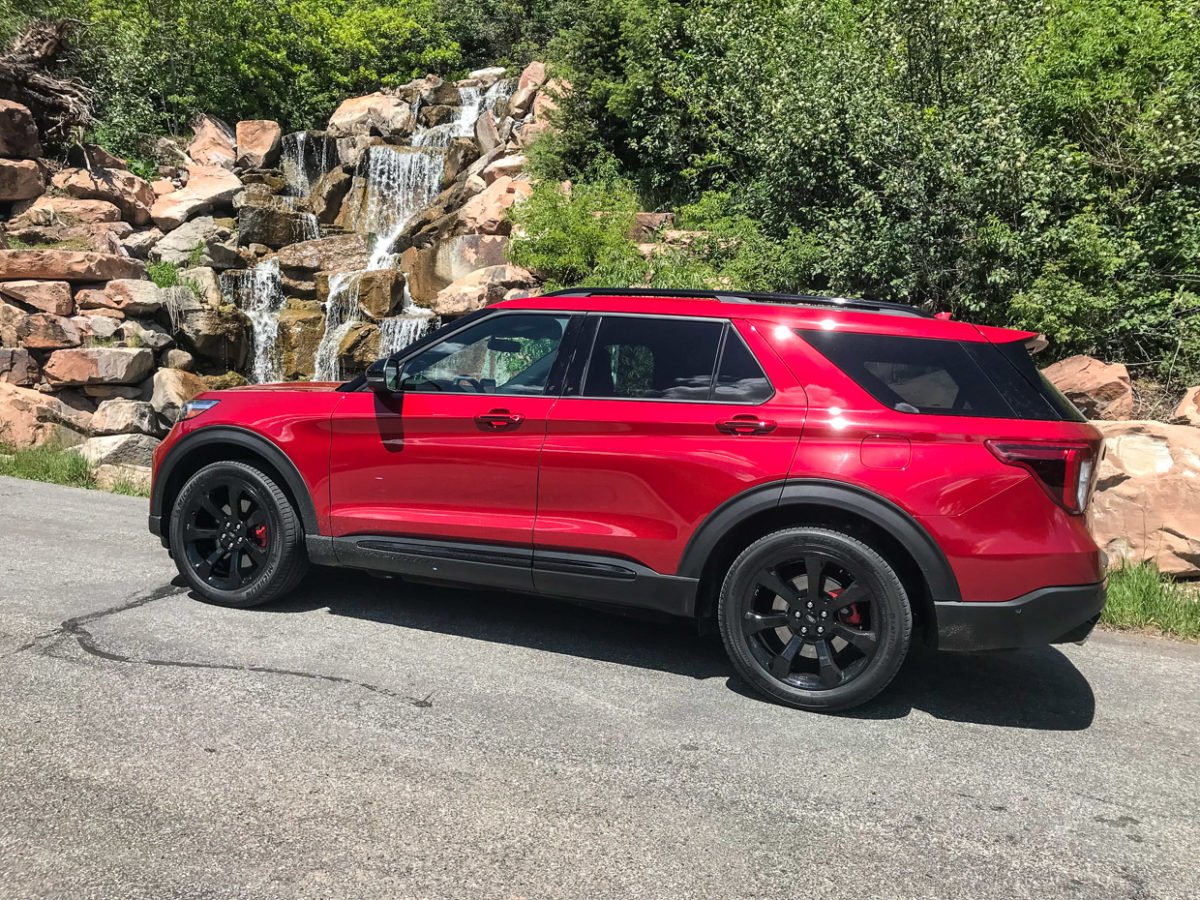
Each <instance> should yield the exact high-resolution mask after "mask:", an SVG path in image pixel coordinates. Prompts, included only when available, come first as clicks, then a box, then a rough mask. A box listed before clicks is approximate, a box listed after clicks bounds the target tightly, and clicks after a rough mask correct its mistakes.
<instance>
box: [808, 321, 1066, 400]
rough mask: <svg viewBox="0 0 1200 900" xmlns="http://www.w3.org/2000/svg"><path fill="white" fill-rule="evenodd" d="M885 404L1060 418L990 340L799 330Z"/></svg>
mask: <svg viewBox="0 0 1200 900" xmlns="http://www.w3.org/2000/svg"><path fill="white" fill-rule="evenodd" d="M798 333H799V334H800V335H801V337H803V338H804V339H805V340H807V341H808V342H809V343H810V344H812V345H813V346H814V347H816V348H817V349H818V350H819V351H821V353H822V354H824V355H825V356H826V357H828V358H829V359H830V360H831V361H832V362H833V363H834V364H835V365H837V367H838V368H840V369H841V370H842V371H844V372H845V373H846V374H847V375H849V376H850V377H851V378H853V379H854V380H855V381H857V382H858V383H859V384H860V385H861V386H862V387H863V388H865V389H866V390H867V391H868V392H869V393H870V394H871V396H873V397H874V398H875V399H876V400H878V401H879V402H880V403H882V404H884V405H885V406H889V407H891V408H892V409H895V410H899V411H900V412H922V413H936V414H938V415H948V416H988V417H996V418H1006V419H1011V418H1024V419H1059V418H1062V416H1061V415H1060V413H1059V412H1058V410H1057V409H1055V408H1054V407H1052V406H1051V405H1050V404H1049V403H1048V402H1047V401H1046V400H1045V399H1044V398H1043V397H1042V396H1041V394H1040V393H1039V392H1038V391H1037V390H1035V389H1034V388H1033V386H1032V385H1030V384H1029V383H1028V381H1027V380H1026V379H1025V378H1024V377H1022V376H1021V375H1020V373H1019V372H1017V371H1016V370H1015V369H1014V368H1013V364H1012V363H1011V362H1010V361H1009V360H1008V359H1006V358H1005V356H1004V355H1003V354H1002V353H1001V352H1000V351H999V350H997V349H996V347H995V346H994V345H992V344H986V343H977V342H975V343H959V342H958V341H938V340H930V339H928V338H909V337H895V336H892V335H878V334H851V333H838V332H833V331H798Z"/></svg>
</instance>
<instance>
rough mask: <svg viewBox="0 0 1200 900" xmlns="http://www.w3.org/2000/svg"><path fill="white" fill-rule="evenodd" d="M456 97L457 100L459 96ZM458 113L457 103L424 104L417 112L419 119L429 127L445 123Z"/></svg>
mask: <svg viewBox="0 0 1200 900" xmlns="http://www.w3.org/2000/svg"><path fill="white" fill-rule="evenodd" d="M455 99H456V100H457V98H455ZM457 114H458V105H457V103H456V104H455V105H453V106H447V105H442V104H438V105H435V106H422V107H421V111H420V112H419V113H418V114H417V121H418V122H420V124H422V125H424V126H426V127H427V128H436V127H437V126H438V125H445V124H446V123H447V122H449V121H451V120H452V119H453V118H454V117H455V116H456V115H457Z"/></svg>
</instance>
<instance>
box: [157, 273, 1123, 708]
mask: <svg viewBox="0 0 1200 900" xmlns="http://www.w3.org/2000/svg"><path fill="white" fill-rule="evenodd" d="M1036 338H1037V336H1036V335H1034V334H1030V333H1027V332H1020V331H1010V330H1006V329H1001V328H990V327H984V326H976V325H969V324H967V323H965V322H955V321H948V320H946V319H944V318H942V317H934V316H930V315H928V314H926V313H924V312H921V311H919V310H916V309H913V308H911V307H906V306H901V305H898V304H889V303H876V302H869V301H862V300H845V299H840V298H827V297H807V296H800V297H793V296H788V297H783V296H777V295H761V294H735V293H730V294H720V293H712V294H705V293H698V292H688V293H672V292H667V291H636V290H629V289H623V290H591V289H580V290H574V291H565V292H559V293H556V294H550V295H547V296H543V297H538V298H530V299H523V300H513V301H508V302H505V303H499V304H497V305H495V306H491V307H488V308H487V309H484V310H481V311H479V312H477V313H474V314H472V315H469V316H466V317H465V318H462V319H459V320H457V321H456V322H453V323H452V324H450V325H447V326H446V327H444V328H442V329H440V330H438V331H436V332H434V333H433V334H431V335H429V336H428V337H426V338H424V339H423V340H421V341H419V342H417V343H416V344H413V345H412V346H410V347H407V348H405V349H404V350H402V351H401V352H400V353H398V354H396V355H394V356H392V357H390V358H388V359H386V360H380V361H379V362H377V363H375V364H374V365H372V366H371V368H370V370H369V371H368V372H367V374H366V375H365V376H361V377H359V378H357V379H355V380H354V381H351V382H349V383H347V384H342V385H336V384H281V385H256V386H252V387H246V388H238V389H234V390H226V391H216V392H212V393H207V394H203V395H202V396H200V397H199V398H197V399H196V400H193V401H192V402H191V403H189V404H188V405H187V407H186V409H185V411H184V414H183V416H182V418H181V421H180V422H179V424H178V425H176V426H175V428H174V430H173V431H172V432H171V434H170V436H169V437H168V438H167V439H166V440H165V441H164V442H163V443H162V445H161V446H160V447H159V448H158V452H157V453H156V454H155V477H154V486H153V494H152V498H151V501H150V530H151V531H152V532H154V533H155V534H157V535H160V536H161V538H162V540H163V543H164V545H165V546H167V547H169V548H170V550H171V553H172V555H173V557H174V558H175V560H176V562H177V564H178V566H179V570H180V572H182V573H183V576H184V577H185V578H186V579H187V581H188V583H189V584H190V585H191V586H192V587H193V588H194V589H195V591H196V593H197V594H199V595H200V596H201V597H202V598H204V599H206V600H209V601H211V602H213V603H219V604H224V605H226V606H253V605H255V604H259V603H265V602H267V601H269V600H273V599H275V598H277V597H279V596H281V595H282V594H284V593H286V592H287V591H288V590H290V589H291V588H293V587H294V586H295V585H296V584H297V582H298V581H299V580H300V579H301V577H302V576H303V575H304V572H305V570H306V568H307V565H308V563H310V562H312V563H316V564H319V565H329V566H345V567H350V568H356V569H370V570H375V571H380V572H387V573H394V574H399V575H402V576H404V577H406V578H408V579H410V580H413V581H437V582H444V583H453V584H459V585H481V586H488V587H494V588H504V589H508V590H513V591H523V592H529V593H536V594H543V595H546V596H550V597H559V598H563V599H567V600H573V601H579V602H585V603H595V604H601V605H607V606H611V607H640V608H643V609H648V610H657V611H660V612H664V613H670V614H672V615H676V616H684V617H688V618H692V619H695V620H697V621H698V622H700V623H701V624H705V625H710V626H711V625H715V626H716V627H718V628H719V630H720V633H721V636H722V638H723V640H724V643H725V647H726V649H727V651H728V653H729V657H730V659H731V660H732V662H733V666H734V668H735V669H736V670H737V672H738V674H739V675H740V676H741V677H742V678H743V679H745V681H746V682H748V683H749V684H750V685H751V686H753V687H754V688H755V689H757V690H758V691H760V692H761V693H763V694H765V695H767V696H768V697H771V698H773V699H775V700H778V701H781V702H783V703H787V704H791V705H793V706H798V707H802V708H804V709H815V710H834V709H845V708H847V707H850V706H854V705H856V704H859V703H862V702H864V701H865V700H868V699H870V698H871V697H873V696H874V695H875V694H877V693H878V692H879V691H880V690H882V689H883V688H884V687H885V686H886V685H887V684H888V682H889V681H891V679H892V677H893V676H894V675H895V674H896V671H897V669H898V668H899V667H900V664H901V663H902V662H903V660H904V657H905V654H906V652H907V650H908V647H909V644H910V642H911V641H912V640H913V639H914V636H916V637H919V638H920V639H922V640H924V641H925V642H927V643H928V644H931V645H933V646H936V647H939V648H942V649H946V650H991V649H1002V648H1015V647H1027V646H1032V645H1038V644H1047V643H1056V642H1063V641H1078V640H1082V639H1083V638H1085V637H1086V636H1087V635H1088V633H1089V632H1090V631H1091V629H1092V627H1093V625H1094V624H1095V622H1096V620H1097V618H1098V617H1099V615H1100V610H1101V609H1102V607H1103V606H1104V599H1105V581H1104V560H1103V555H1102V554H1101V552H1100V551H1099V550H1098V549H1097V547H1096V544H1095V543H1094V542H1093V540H1092V538H1091V535H1090V534H1089V532H1088V520H1087V509H1088V499H1089V496H1090V494H1091V491H1092V488H1093V485H1094V482H1095V474H1096V463H1097V460H1098V455H1099V453H1100V452H1101V441H1100V434H1099V432H1098V431H1096V429H1095V428H1093V427H1091V426H1090V425H1089V424H1088V423H1087V422H1086V421H1085V420H1084V418H1083V417H1082V416H1081V415H1080V414H1079V412H1078V411H1077V410H1076V409H1075V408H1074V407H1073V406H1072V405H1071V403H1070V402H1069V401H1067V400H1066V399H1065V398H1064V397H1063V396H1062V395H1061V394H1059V393H1058V392H1057V391H1056V390H1055V389H1054V388H1053V387H1052V386H1051V385H1049V384H1048V383H1047V382H1046V381H1045V380H1044V379H1043V378H1042V377H1041V376H1040V374H1039V373H1038V370H1037V368H1036V367H1035V366H1034V364H1033V362H1032V361H1031V359H1030V357H1029V353H1028V352H1027V348H1028V347H1029V346H1031V345H1032V344H1033V342H1034V341H1035V340H1036Z"/></svg>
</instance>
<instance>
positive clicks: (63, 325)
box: [17, 313, 83, 350]
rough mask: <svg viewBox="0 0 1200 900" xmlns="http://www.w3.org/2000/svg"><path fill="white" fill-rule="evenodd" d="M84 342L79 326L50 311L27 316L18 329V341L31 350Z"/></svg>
mask: <svg viewBox="0 0 1200 900" xmlns="http://www.w3.org/2000/svg"><path fill="white" fill-rule="evenodd" d="M82 342H83V335H82V334H81V333H80V330H79V326H78V325H76V324H75V323H74V322H72V321H71V320H70V319H67V318H64V317H62V316H53V315H50V313H34V314H33V315H31V316H27V317H26V318H25V321H24V322H22V323H21V327H20V328H18V329H17V343H18V344H20V345H21V346H22V347H27V348H29V349H30V350H62V349H65V348H67V347H78V346H79V345H80V344H81V343H82Z"/></svg>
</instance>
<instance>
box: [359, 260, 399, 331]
mask: <svg viewBox="0 0 1200 900" xmlns="http://www.w3.org/2000/svg"><path fill="white" fill-rule="evenodd" d="M357 281H358V284H357V288H358V305H359V307H360V308H361V309H362V311H363V312H364V313H365V314H366V315H367V316H369V317H370V318H372V319H386V318H387V317H388V316H390V315H391V314H392V313H393V312H395V311H396V310H397V309H399V308H400V306H401V305H402V304H403V302H404V276H403V275H402V274H401V273H400V272H398V271H396V270H395V269H376V270H372V271H369V272H363V273H362V274H361V275H359V276H357Z"/></svg>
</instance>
